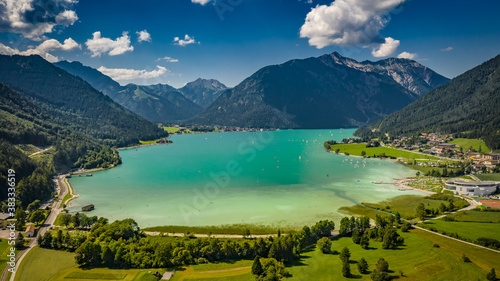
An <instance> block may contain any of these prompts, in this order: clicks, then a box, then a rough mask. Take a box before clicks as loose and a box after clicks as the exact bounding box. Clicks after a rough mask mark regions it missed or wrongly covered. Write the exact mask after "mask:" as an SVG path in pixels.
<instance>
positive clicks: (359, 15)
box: [300, 0, 406, 54]
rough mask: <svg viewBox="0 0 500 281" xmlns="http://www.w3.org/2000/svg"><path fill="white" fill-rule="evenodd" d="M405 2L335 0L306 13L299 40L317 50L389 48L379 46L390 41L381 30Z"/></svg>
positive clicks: (389, 0) (395, 0) (400, 0)
mask: <svg viewBox="0 0 500 281" xmlns="http://www.w3.org/2000/svg"><path fill="white" fill-rule="evenodd" d="M405 1H406V0H370V1H367V0H336V1H334V2H332V3H331V4H330V5H329V6H327V5H317V6H316V7H315V8H313V9H312V10H311V12H309V13H308V14H307V16H306V19H305V23H304V24H303V25H302V27H301V28H300V37H301V38H308V39H309V40H308V41H309V45H311V46H315V47H316V48H318V49H321V48H324V47H327V46H331V45H337V46H363V47H368V46H369V47H372V48H373V49H381V48H387V45H385V46H384V47H383V46H378V45H380V44H382V45H384V44H387V41H388V38H383V37H382V36H381V35H380V33H379V31H380V30H381V29H383V28H384V27H385V26H386V25H387V23H388V22H389V20H390V17H389V13H390V12H391V11H392V10H394V9H395V8H396V7H398V6H399V5H401V4H402V3H404V2H405ZM391 39H392V38H391ZM389 41H390V40H389ZM395 41H397V40H395ZM393 43H394V42H393ZM393 46H394V44H393ZM374 52H375V53H377V54H378V53H379V52H378V51H377V50H374Z"/></svg>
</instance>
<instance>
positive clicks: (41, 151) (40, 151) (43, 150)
mask: <svg viewBox="0 0 500 281" xmlns="http://www.w3.org/2000/svg"><path fill="white" fill-rule="evenodd" d="M51 148H52V146H49V147H47V148H44V149H41V150H39V151H37V152H35V153H33V154H31V155H30V156H29V157H32V156H35V155H37V154H40V153H44V152H45V151H47V150H49V149H51Z"/></svg>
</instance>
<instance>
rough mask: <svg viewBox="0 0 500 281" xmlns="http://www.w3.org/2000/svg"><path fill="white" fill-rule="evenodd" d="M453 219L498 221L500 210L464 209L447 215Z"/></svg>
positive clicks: (499, 221)
mask: <svg viewBox="0 0 500 281" xmlns="http://www.w3.org/2000/svg"><path fill="white" fill-rule="evenodd" d="M449 217H450V218H453V219H455V221H463V222H495V223H500V212H478V211H464V212H459V213H456V214H453V215H450V216H449Z"/></svg>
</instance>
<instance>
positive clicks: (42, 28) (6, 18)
mask: <svg viewBox="0 0 500 281" xmlns="http://www.w3.org/2000/svg"><path fill="white" fill-rule="evenodd" d="M76 3H78V0H1V1H0V32H12V33H17V34H21V35H22V36H23V37H25V38H28V39H31V40H36V41H40V40H42V39H43V38H44V34H45V33H51V32H53V31H54V28H55V27H56V26H69V25H72V24H74V23H75V22H76V21H77V20H78V16H77V15H76V13H75V11H73V10H72V9H73V7H74V6H75V4H76Z"/></svg>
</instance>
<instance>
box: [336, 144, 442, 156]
mask: <svg viewBox="0 0 500 281" xmlns="http://www.w3.org/2000/svg"><path fill="white" fill-rule="evenodd" d="M337 149H339V152H340V153H349V154H350V155H355V156H361V152H362V151H365V152H366V156H370V157H373V155H377V156H378V155H380V154H382V153H385V155H386V156H387V157H395V158H400V157H401V158H407V159H439V158H437V157H434V156H429V155H423V154H418V153H413V152H408V151H403V150H399V149H394V148H390V147H369V148H367V147H366V143H352V144H334V145H332V146H331V147H330V150H331V151H336V150H337Z"/></svg>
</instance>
